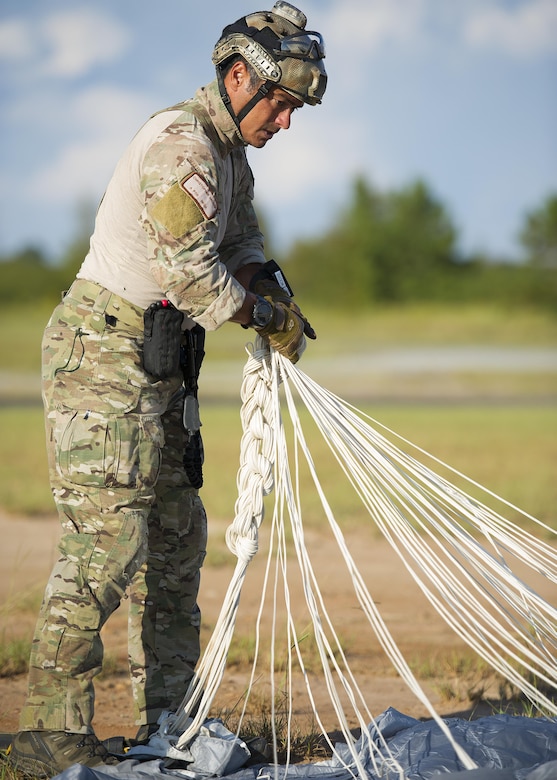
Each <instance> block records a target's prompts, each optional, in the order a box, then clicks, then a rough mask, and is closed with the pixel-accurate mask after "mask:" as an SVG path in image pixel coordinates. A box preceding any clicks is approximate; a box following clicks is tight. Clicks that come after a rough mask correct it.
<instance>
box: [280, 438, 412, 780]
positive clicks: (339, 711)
mask: <svg viewBox="0 0 557 780" xmlns="http://www.w3.org/2000/svg"><path fill="white" fill-rule="evenodd" d="M283 441H284V440H283ZM287 459H288V454H287V451H286V449H285V450H284V452H283V453H282V454H281V456H280V458H279V457H277V462H278V463H281V465H282V466H283V467H285V466H286V464H287ZM296 473H297V470H296ZM277 487H283V488H284V491H283V495H284V497H285V500H286V502H287V504H288V507H289V513H290V520H291V527H292V531H293V540H294V543H295V547H296V553H297V557H298V562H299V566H300V571H301V574H302V582H303V587H304V595H305V599H306V604H307V606H308V609H309V611H310V617H311V621H312V625H313V628H314V638H315V641H316V644H317V649H318V652H319V656H320V660H321V665H322V670H323V674H324V678H325V682H326V686H327V690H328V693H329V699H330V701H331V704H332V706H333V709H334V711H335V714H336V715H337V718H338V721H339V724H340V730H341V731H342V733H343V735H344V738H345V740H346V744H347V745H348V747H349V750H350V754H351V757H352V761H353V764H352V766H353V767H355V770H356V773H357V774H359V776H360V777H362V776H365V774H364V775H362V774H361V773H362V772H364V773H365V769H364V767H363V765H362V760H361V755H360V754H358V753H357V752H356V751H355V750H354V747H353V743H354V739H353V737H352V734H351V731H350V726H349V724H348V722H347V719H346V714H345V712H344V708H343V707H342V704H341V702H340V699H339V696H338V694H337V691H336V686H335V684H334V679H333V676H332V673H331V667H332V668H333V670H334V671H336V673H337V675H338V677H339V679H340V681H341V683H342V687H343V688H344V690H345V692H346V693H347V695H348V698H349V700H350V702H351V705H352V707H353V711H354V714H355V716H356V718H357V720H358V723H359V726H360V729H361V732H362V736H364V735H367V737H368V741H369V747H370V748H371V749H370V759H371V761H372V763H373V766H374V768H375V770H376V771H377V772H378V773H380V771H381V768H380V766H378V764H377V762H376V759H375V754H378V755H379V756H380V758H381V766H383V764H384V763H385V760H386V757H385V756H384V755H383V754H382V753H381V752H380V751H379V750H378V748H377V746H376V745H374V744H373V743H372V742H371V738H370V736H369V732H368V729H367V726H368V724H369V722H372V723H373V725H375V726H376V724H375V720H374V718H373V716H372V715H371V713H370V712H369V710H368V709H367V706H366V705H365V699H364V697H363V695H362V693H361V691H359V689H358V688H357V684H356V681H355V679H354V677H353V675H352V673H351V672H350V669H349V667H348V664H347V661H346V658H345V655H344V651H343V649H342V645H341V643H340V640H339V638H338V636H337V635H336V632H335V631H334V628H333V626H332V623H331V620H330V618H329V615H328V613H327V610H326V609H325V605H324V603H323V599H322V596H321V593H320V590H319V586H318V584H317V581H316V578H315V574H314V572H313V568H312V566H311V561H310V559H309V557H308V555H307V548H306V546H305V544H304V543H303V528H302V526H301V521H300V518H301V514H300V512H299V503H298V502H295V500H294V493H293V490H292V485H291V481H290V472H289V470H288V469H287V468H284V474H283V475H282V478H281V479H278V480H277ZM285 586H286V587H287V582H286V581H285ZM317 601H319V605H320V609H319V608H318V606H317ZM288 603H290V602H288ZM288 614H289V619H290V621H292V613H291V611H290V610H289V612H288ZM323 619H324V621H325V623H326V624H327V625H328V627H329V629H330V630H331V632H332V635H333V640H334V643H335V646H336V649H337V652H338V654H339V655H340V656H341V658H342V660H343V663H344V666H345V668H346V671H347V672H348V674H349V676H350V679H351V682H352V686H351V685H350V684H349V683H348V681H347V679H346V676H345V674H344V672H343V669H342V668H341V667H340V665H339V664H338V663H337V661H336V658H335V653H334V650H333V648H332V646H331V644H330V642H329V640H328V639H327V637H326V634H325V632H324V631H323V629H322V625H323ZM292 635H293V637H294V643H295V648H296V652H297V656H298V661H299V664H300V667H301V669H302V672H303V674H304V679H305V682H306V688H308V693H309V696H310V700H311V701H312V704H313V707H314V714H315V715H316V718H317V720H318V723H319V725H320V728H321V729H322V732H323V734H324V736H325V738H326V740H327V742H328V744H329V747H330V748H331V750H332V752H333V754H334V755H336V756H337V758H338V759H339V760H340V761H341V762H342V763H343V765H344V766H345V767H346V769H347V770H348V771H350V772H351V773H352V774H353V770H352V767H351V766H348V765H347V764H345V762H344V760H343V759H342V758H341V756H340V755H338V753H337V751H336V749H335V747H334V745H333V744H332V742H331V741H330V739H329V737H328V735H327V734H326V731H325V730H324V727H323V724H322V722H321V719H320V716H319V714H318V711H317V709H316V707H315V701H314V698H313V695H312V693H311V686H310V683H309V678H308V676H307V674H306V671H305V666H304V662H303V653H302V651H301V648H300V644H299V641H298V638H297V633H296V630H295V627H294V624H293V622H292ZM353 689H355V691H354V690H353ZM356 694H357V695H358V696H359V698H360V699H361V701H362V703H363V705H364V708H365V709H366V712H367V714H368V717H369V720H368V721H366V720H365V719H364V718H363V717H362V714H361V712H360V710H359V708H358V706H357V704H356V701H355V699H356ZM376 731H377V733H378V734H379V741H380V743H381V744H382V746H383V748H384V750H385V751H386V752H387V753H388V760H389V761H390V766H396V768H397V770H398V771H399V772H400V773H402V769H401V768H400V766H399V765H398V763H397V762H396V761H395V759H394V757H393V756H392V754H391V752H390V750H389V748H388V746H387V743H386V741H385V740H384V739H383V736H382V735H381V733H380V731H379V729H377V728H376ZM353 776H355V775H353Z"/></svg>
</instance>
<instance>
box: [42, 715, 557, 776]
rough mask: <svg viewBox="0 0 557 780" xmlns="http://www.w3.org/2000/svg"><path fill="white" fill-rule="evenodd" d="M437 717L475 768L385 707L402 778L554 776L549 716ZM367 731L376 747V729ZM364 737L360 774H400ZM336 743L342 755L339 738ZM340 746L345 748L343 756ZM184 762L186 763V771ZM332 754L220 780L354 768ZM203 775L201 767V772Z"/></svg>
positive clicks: (165, 772)
mask: <svg viewBox="0 0 557 780" xmlns="http://www.w3.org/2000/svg"><path fill="white" fill-rule="evenodd" d="M445 723H446V724H447V726H448V728H449V729H450V731H451V734H452V735H453V737H454V739H455V741H456V742H458V744H459V745H461V746H462V747H463V748H464V750H465V751H466V752H467V753H468V755H469V756H470V757H471V758H472V759H473V760H474V761H475V763H476V764H477V766H478V767H479V768H478V769H473V770H465V769H464V767H463V766H462V764H461V762H460V761H459V759H458V757H457V756H456V755H455V752H454V749H453V748H452V747H451V745H450V744H449V742H448V741H447V738H446V736H445V735H444V734H443V732H442V731H441V729H440V728H439V726H438V725H437V724H436V723H435V721H419V720H416V719H415V718H411V717H409V716H407V715H403V714H401V713H400V712H397V711H396V710H394V709H388V710H386V711H385V712H384V713H382V714H381V715H380V716H379V717H378V718H377V720H376V724H377V728H378V730H380V732H381V734H382V735H383V739H384V740H385V741H386V743H387V745H388V747H389V751H390V753H391V754H392V756H393V757H394V758H395V759H396V761H397V762H398V764H399V765H400V766H401V767H402V769H403V770H404V777H405V778H406V779H407V780H429V779H430V778H436V777H438V776H440V777H447V776H450V777H451V778H457V779H458V780H557V719H549V718H527V717H521V716H511V715H505V714H500V715H490V716H488V717H484V718H479V719H478V720H472V721H469V720H463V719H461V718H447V719H445ZM370 734H371V736H372V738H373V739H374V741H375V743H376V744H377V746H378V749H379V745H380V743H379V741H378V740H377V739H376V736H377V731H376V730H375V728H373V727H370ZM367 743H368V740H362V739H360V740H359V742H358V748H359V751H358V752H359V755H360V757H361V761H362V764H363V765H364V767H365V770H366V778H361V780H395V779H396V780H400V775H399V772H398V771H396V770H394V769H390V768H389V765H388V764H384V765H383V769H382V772H381V774H377V773H376V772H375V771H374V769H373V764H372V762H371V760H370V757H369V747H368V746H367ZM336 747H337V750H338V752H339V754H340V755H341V756H342V757H345V759H346V762H347V763H349V761H350V758H349V753H348V752H346V751H347V748H346V746H343V745H342V744H338V745H337V746H336ZM343 754H345V756H343ZM188 769H194V770H195V775H190V774H189V772H188ZM200 771H201V772H202V771H203V770H202V767H197V768H196V767H187V766H186V765H185V764H184V768H183V769H170V768H166V767H165V766H164V762H163V760H161V759H160V758H157V759H155V760H145V761H138V760H136V759H126V760H124V761H122V762H121V763H120V764H118V765H117V766H110V767H106V769H105V768H103V769H102V770H100V769H89V768H88V767H84V766H81V765H75V766H73V767H70V768H69V769H67V770H65V771H64V772H62V773H61V774H59V775H57V778H56V780H114V778H115V777H116V778H118V779H119V780H161V779H162V778H166V780H168V778H169V777H172V776H178V777H182V778H184V777H185V778H188V777H192V776H197V777H199V776H200V775H199V772H200ZM354 774H356V773H355V772H354V773H351V772H350V771H349V770H347V769H346V767H345V766H344V765H343V764H342V761H340V760H339V759H338V758H333V759H331V760H329V761H322V762H318V763H313V764H298V765H295V766H289V767H288V769H286V768H285V767H282V766H278V767H275V766H274V765H272V764H265V765H262V764H260V765H258V766H249V767H244V768H240V769H239V770H237V771H235V772H233V773H231V774H226V775H225V777H226V780H264V779H265V780H267V779H270V780H273V778H275V777H276V778H277V780H283V778H284V777H285V776H288V777H292V778H296V779H297V778H304V779H305V780H311V779H312V778H316V779H317V778H318V779H319V780H350V778H352V777H353V776H354ZM206 776H208V775H206Z"/></svg>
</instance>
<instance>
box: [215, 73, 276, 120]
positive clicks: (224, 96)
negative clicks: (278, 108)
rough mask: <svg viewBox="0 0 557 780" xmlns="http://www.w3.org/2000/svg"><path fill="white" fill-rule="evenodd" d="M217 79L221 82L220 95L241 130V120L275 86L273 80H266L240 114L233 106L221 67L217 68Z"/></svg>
mask: <svg viewBox="0 0 557 780" xmlns="http://www.w3.org/2000/svg"><path fill="white" fill-rule="evenodd" d="M217 80H218V83H219V91H220V96H221V98H222V102H223V103H224V105H225V106H226V109H227V111H228V113H229V114H230V116H231V117H232V119H233V120H234V122H235V124H236V127H237V128H238V130H240V122H242V121H243V120H244V119H245V118H246V116H247V115H248V114H249V112H250V111H251V110H252V108H254V107H255V106H256V105H257V104H258V103H259V101H260V100H262V98H264V97H265V95H267V94H268V92H269V90H270V89H271V87H272V86H273V82H272V81H264V82H263V83H262V84H261V86H260V87H259V89H258V90H257V92H256V93H255V94H254V96H253V97H252V98H251V99H250V100H248V102H247V103H246V105H245V106H244V107H243V108H242V110H241V111H239V112H238V114H236V113H235V111H234V109H233V108H232V101H231V100H230V95H229V94H228V92H227V90H226V86H225V84H224V79H223V77H222V72H221V70H220V68H217Z"/></svg>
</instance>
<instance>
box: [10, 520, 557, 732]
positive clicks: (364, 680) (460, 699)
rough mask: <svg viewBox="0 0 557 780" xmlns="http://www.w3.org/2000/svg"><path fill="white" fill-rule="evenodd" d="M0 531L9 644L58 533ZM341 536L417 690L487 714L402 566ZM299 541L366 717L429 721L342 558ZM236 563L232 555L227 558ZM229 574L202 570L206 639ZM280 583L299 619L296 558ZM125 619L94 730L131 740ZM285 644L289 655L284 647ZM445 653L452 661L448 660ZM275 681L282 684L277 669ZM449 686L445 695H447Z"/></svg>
mask: <svg viewBox="0 0 557 780" xmlns="http://www.w3.org/2000/svg"><path fill="white" fill-rule="evenodd" d="M224 529H225V525H224V524H218V523H213V524H212V525H211V539H217V538H219V537H222V536H223V534H224ZM0 531H1V538H2V551H3V556H2V559H3V563H2V567H1V570H0V621H1V622H0V636H2V638H3V641H4V642H6V641H7V640H9V639H13V638H16V637H30V635H31V632H32V628H33V624H34V621H35V617H36V611H37V609H38V606H39V601H40V595H41V594H42V590H43V588H44V584H45V582H46V580H47V578H48V575H49V572H50V568H51V566H52V564H53V562H54V560H55V558H56V555H57V553H56V544H57V539H58V533H59V529H58V522H57V520H56V519H55V518H53V517H45V518H40V519H28V518H8V517H5V516H2V515H1V513H0ZM264 537H265V534H262V540H261V542H262V543H261V549H260V552H259V553H258V555H257V556H256V557H255V558H254V560H253V561H252V563H251V564H250V567H249V570H248V576H247V579H246V582H245V585H244V588H243V591H242V598H241V604H240V611H239V614H238V620H237V627H236V635H235V636H238V638H239V641H240V639H245V638H246V637H249V636H253V634H254V627H255V622H256V616H257V613H258V609H259V604H260V593H261V586H262V582H263V578H264V573H265V566H266V562H267V548H266V542H265V539H264ZM347 541H348V542H349V544H350V545H351V549H352V550H353V551H354V555H355V558H356V561H357V565H358V569H359V571H360V572H361V574H362V575H363V577H364V579H365V581H366V583H367V586H368V588H369V590H370V592H371V594H372V597H373V600H374V602H375V603H376V604H377V605H378V608H379V611H380V614H381V616H382V618H383V620H384V621H385V623H386V624H387V626H388V629H389V631H390V632H391V633H392V635H393V637H394V639H395V641H396V643H397V645H398V647H399V648H400V650H401V652H402V654H403V655H404V657H405V658H406V660H407V661H408V662H410V663H411V664H412V665H413V667H414V668H421V670H422V671H421V674H422V676H423V677H424V679H422V680H421V683H422V686H423V689H424V690H425V692H426V694H427V696H428V697H429V698H430V700H431V702H432V704H433V705H434V706H435V708H436V709H437V711H438V712H440V713H441V714H443V715H451V714H452V715H464V714H467V713H470V712H472V711H474V712H475V713H476V714H480V713H482V714H485V713H486V712H491V710H490V709H489V705H486V704H482V705H480V706H479V707H478V705H477V703H476V704H475V703H474V702H473V701H472V700H471V699H470V697H469V693H470V691H472V692H473V691H476V692H477V691H478V689H482V690H483V689H485V695H486V697H488V696H496V695H497V683H496V682H495V681H494V680H493V679H490V678H489V677H486V679H485V680H482V679H479V678H478V674H479V672H478V668H477V667H476V668H475V669H474V670H473V672H472V678H470V679H469V678H467V677H466V674H465V673H463V672H457V671H455V668H454V667H456V665H457V663H456V661H455V660H454V659H458V658H463V657H469V656H470V651H469V650H468V648H467V647H466V645H465V644H464V643H463V642H462V641H461V640H460V639H459V638H458V637H456V635H455V634H454V633H453V632H452V631H451V629H450V628H448V627H447V626H446V625H445V623H444V622H443V621H442V620H441V619H440V618H439V617H438V616H437V614H436V613H435V611H434V610H433V609H432V607H431V606H430V605H429V603H428V602H427V601H426V600H425V598H424V597H423V595H422V594H421V592H420V591H419V589H418V588H417V587H416V585H415V584H414V583H413V581H412V579H411V578H410V576H409V575H408V573H407V572H406V571H405V570H404V567H403V566H402V565H401V563H400V560H399V559H398V557H397V555H396V554H395V552H394V551H393V550H392V548H391V547H390V545H389V544H388V543H387V542H386V541H385V540H384V539H378V538H375V537H374V536H373V535H372V534H371V533H369V534H362V533H358V534H357V535H356V534H347ZM306 544H307V547H308V549H310V551H311V560H312V564H313V566H314V569H315V572H316V576H317V577H318V579H319V582H320V588H321V591H322V593H323V597H324V599H325V601H326V605H327V610H328V612H329V616H330V618H331V621H332V623H333V625H334V627H335V630H336V631H337V633H338V634H339V636H340V637H341V639H342V643H343V646H344V644H345V645H346V652H347V656H348V661H349V666H350V669H351V670H352V671H353V672H354V675H355V677H356V679H357V681H358V685H359V687H360V689H361V690H362V692H363V694H364V697H365V701H366V704H367V707H368V708H369V710H370V711H371V713H372V714H373V715H374V716H376V715H378V714H379V713H380V712H382V711H383V710H385V709H386V708H388V707H394V708H396V709H398V710H400V711H401V712H404V713H406V714H408V715H412V716H414V717H427V716H428V711H427V709H426V707H424V705H423V704H422V703H421V702H420V701H419V700H417V699H416V697H415V696H414V695H413V694H412V693H411V692H410V691H409V689H408V688H407V687H406V685H405V684H404V682H403V681H402V680H401V678H400V677H399V676H397V674H396V672H395V671H394V670H393V668H392V666H391V665H390V663H389V661H388V659H387V658H386V656H385V655H384V653H383V652H382V650H381V648H380V646H379V643H378V642H377V640H376V638H375V636H374V635H373V632H371V630H370V629H368V627H367V624H366V623H365V621H364V620H363V616H362V611H361V609H360V607H359V605H358V604H357V602H356V600H355V597H354V593H353V588H352V584H351V581H350V578H349V577H347V576H346V574H345V572H344V565H343V561H342V556H341V555H340V553H339V550H338V548H337V546H336V543H335V542H334V540H332V538H329V537H328V536H327V535H326V534H324V533H323V534H320V533H316V532H315V531H312V532H310V533H308V535H307V540H306ZM233 562H234V559H233V558H232V556H231V563H233ZM231 571H232V568H231V567H229V566H219V567H218V568H211V567H205V568H204V571H203V578H202V590H201V596H200V604H201V608H202V612H203V624H204V630H203V638H204V642H206V641H207V638H208V636H209V634H210V630H211V627H212V626H213V625H214V623H215V620H216V618H217V615H218V613H219V611H220V607H221V604H222V599H223V596H224V593H225V592H226V588H227V586H228V583H229V581H230V576H231ZM287 579H288V583H289V588H290V596H291V600H292V604H293V605H296V608H300V617H301V625H303V622H304V607H303V604H304V598H303V593H302V592H301V589H300V582H299V578H298V576H297V575H296V572H295V565H294V563H292V564H291V568H290V569H289V575H288V578H287ZM535 587H536V589H537V590H538V592H540V594H541V595H542V596H544V598H546V599H547V600H548V601H550V602H552V603H554V602H555V599H556V597H557V592H556V588H555V586H554V585H552V584H551V583H548V582H547V581H545V580H543V579H542V580H539V581H537V582H536V583H535ZM300 605H302V606H301V607H300ZM271 612H272V610H271V608H270V607H265V609H264V610H263V613H264V614H263V621H262V623H263V637H264V638H265V636H267V638H268V632H269V631H270V624H271ZM126 618H127V610H126V606H125V601H124V602H123V605H122V607H121V608H120V609H119V610H118V611H117V612H116V613H115V614H114V615H113V616H112V618H111V620H110V621H109V623H108V625H107V627H106V629H105V632H104V641H105V651H106V655H107V657H110V658H111V659H112V660H113V661H114V660H115V661H116V662H117V664H118V668H119V669H120V670H121V671H119V672H118V673H117V674H114V675H111V676H108V677H105V678H101V679H99V681H98V683H97V685H96V692H97V700H96V716H95V724H94V725H95V728H96V731H97V734H98V735H99V736H100V737H101V738H103V739H104V738H106V737H109V736H115V735H123V736H133V735H134V734H135V731H136V727H135V725H134V723H133V715H132V706H131V694H130V686H129V682H128V679H127V674H126V672H125V658H126V641H127V640H126ZM306 620H307V618H306ZM306 627H307V625H306ZM302 630H303V629H302ZM264 641H265V639H264ZM282 649H283V651H284V653H285V655H286V648H285V647H283V648H282ZM451 658H452V659H453V662H450V659H451ZM448 659H449V660H448ZM436 664H438V670H437V674H436V676H431V669H434V668H435V666H436ZM425 669H428V670H430V671H429V672H428V674H425V672H424V670H425ZM248 672H249V670H248V669H247V668H245V667H242V666H237V665H235V664H234V665H232V666H229V668H228V669H227V672H226V674H225V677H224V680H223V682H222V685H221V688H220V690H219V693H218V695H217V698H216V700H215V708H216V709H217V710H218V711H220V712H222V711H223V709H230V708H233V707H234V705H235V704H236V703H237V702H238V700H239V699H240V697H241V694H242V691H243V690H244V689H245V686H246V682H247V679H248ZM258 679H259V682H258V687H257V688H256V693H255V694H254V700H255V701H256V702H265V701H268V700H269V699H268V697H269V695H270V693H269V692H270V685H269V682H268V677H267V676H266V675H265V674H264V673H263V672H262V673H261V675H260V676H259V675H258ZM278 679H279V687H280V684H281V682H282V679H281V676H280V675H279V676H278ZM312 679H315V681H316V685H315V687H314V695H315V697H316V703H317V709H318V711H319V713H320V715H321V717H322V718H323V723H324V725H325V728H326V729H327V731H330V732H334V731H335V730H336V729H337V728H338V722H337V719H336V716H335V714H334V712H333V709H332V707H331V705H330V702H329V699H328V694H327V691H326V688H325V685H324V684H322V683H320V682H319V678H318V677H317V676H315V678H314V677H313V670H312ZM490 686H491V688H490ZM449 691H452V695H449V693H448V692H449ZM25 693H26V678H25V675H18V676H16V677H9V678H0V731H2V732H14V731H16V730H17V724H18V717H19V713H20V711H21V708H22V705H23V703H24V699H25ZM294 710H295V713H296V717H297V718H299V719H300V723H301V724H304V723H306V722H309V719H310V713H311V708H310V705H309V702H308V699H307V696H306V694H305V687H304V685H303V682H302V681H301V679H299V678H297V679H296V681H295V697H294ZM215 714H218V713H215Z"/></svg>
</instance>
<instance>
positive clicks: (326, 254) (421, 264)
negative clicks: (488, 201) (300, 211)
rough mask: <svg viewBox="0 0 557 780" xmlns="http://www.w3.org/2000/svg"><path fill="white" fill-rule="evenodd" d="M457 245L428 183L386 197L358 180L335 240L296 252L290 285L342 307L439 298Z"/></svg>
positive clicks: (323, 240)
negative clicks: (295, 284)
mask: <svg viewBox="0 0 557 780" xmlns="http://www.w3.org/2000/svg"><path fill="white" fill-rule="evenodd" d="M456 237H457V236H456V230H455V228H454V226H453V225H452V222H451V220H450V217H449V216H448V214H447V212H446V210H445V208H444V207H443V205H442V204H441V203H440V202H439V201H438V200H436V198H435V197H434V196H433V194H432V193H431V192H430V190H429V189H428V187H427V186H426V184H425V183H424V182H422V181H417V182H415V183H413V184H411V185H409V186H407V187H405V188H403V189H402V190H400V191H394V192H391V193H381V192H379V191H377V190H375V189H374V188H372V187H371V186H370V185H369V184H368V183H367V182H366V181H365V180H364V179H363V178H362V177H358V178H357V179H356V180H355V181H354V185H353V189H352V193H351V198H350V202H349V204H348V206H347V208H346V209H345V210H343V211H342V212H341V213H340V215H339V217H338V219H337V220H336V222H335V223H334V224H333V225H332V227H331V229H330V231H329V233H328V234H327V235H326V236H324V237H323V238H321V239H319V240H318V241H317V242H308V241H306V242H304V243H303V244H297V245H296V246H295V247H294V249H293V251H292V253H291V255H290V257H289V260H290V261H292V269H293V270H292V278H293V279H294V278H295V279H296V282H297V283H299V285H300V289H303V290H306V289H307V290H308V292H309V290H311V294H312V295H314V296H315V297H317V298H319V299H320V300H321V301H323V302H325V303H331V304H335V305H339V306H362V305H369V304H371V303H373V302H395V301H406V300H412V299H431V298H435V297H440V296H441V295H442V293H443V291H444V290H445V289H446V288H447V286H448V284H452V275H453V274H454V273H456V271H455V269H456V263H455V260H456ZM289 273H290V272H289ZM449 275H450V277H451V280H450V281H448V276H449Z"/></svg>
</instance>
